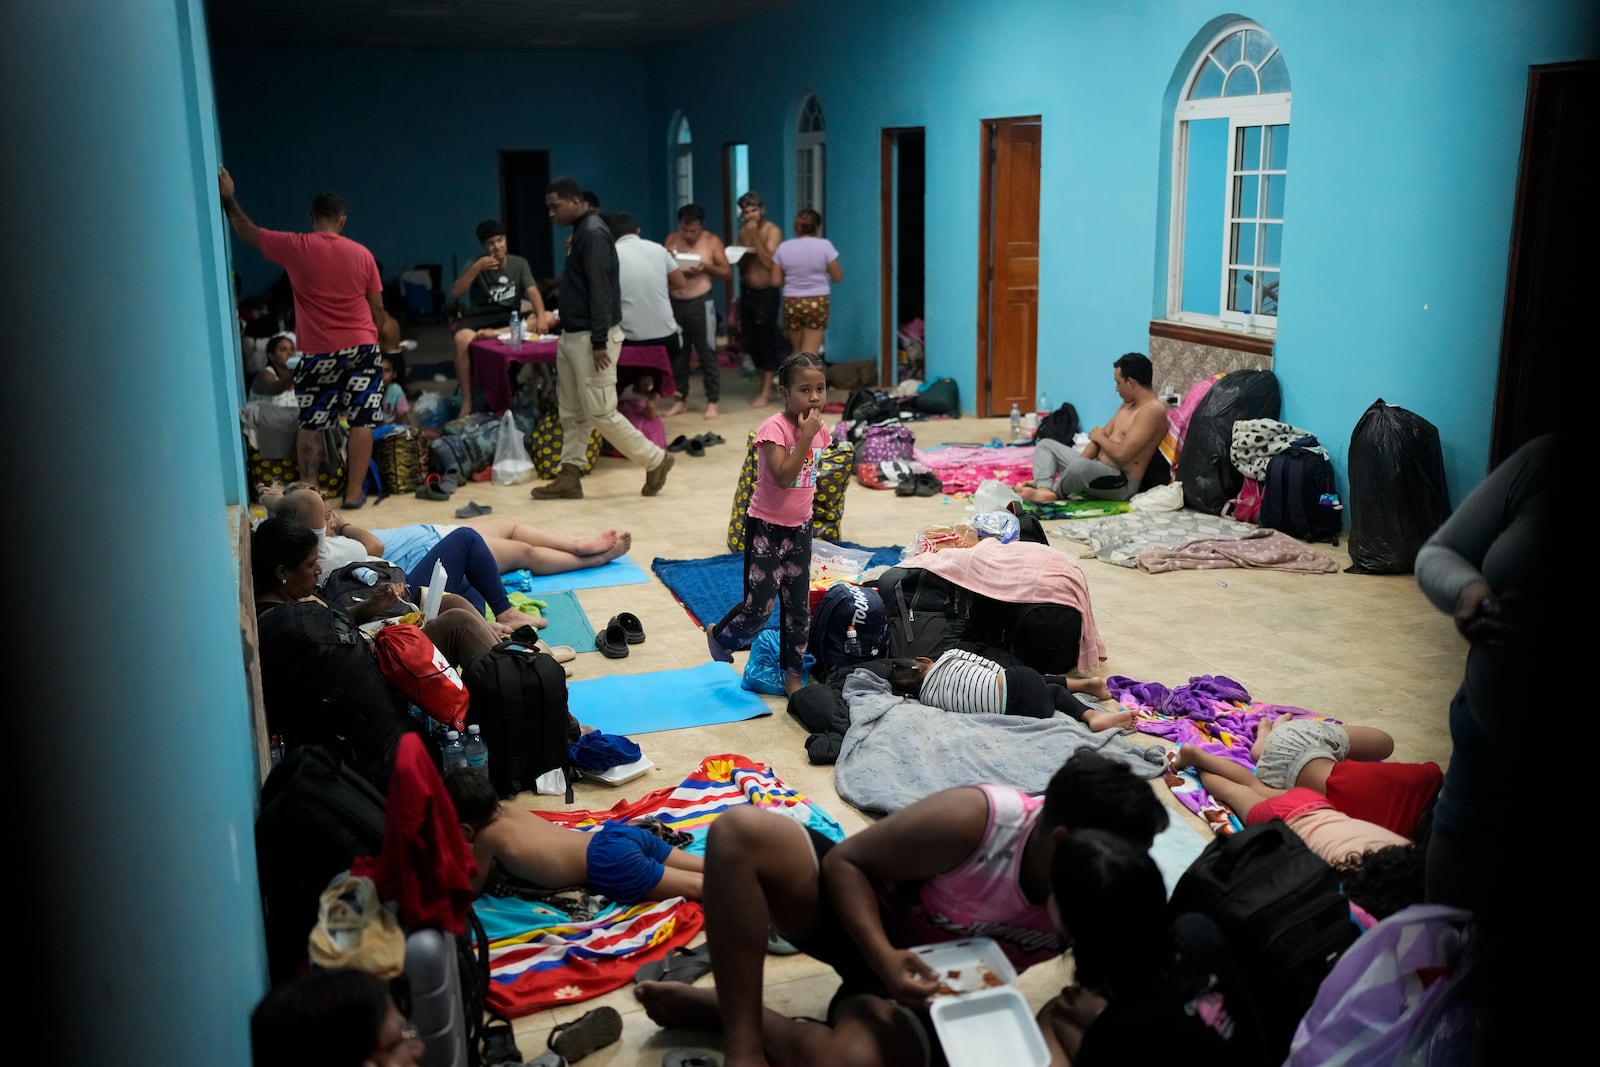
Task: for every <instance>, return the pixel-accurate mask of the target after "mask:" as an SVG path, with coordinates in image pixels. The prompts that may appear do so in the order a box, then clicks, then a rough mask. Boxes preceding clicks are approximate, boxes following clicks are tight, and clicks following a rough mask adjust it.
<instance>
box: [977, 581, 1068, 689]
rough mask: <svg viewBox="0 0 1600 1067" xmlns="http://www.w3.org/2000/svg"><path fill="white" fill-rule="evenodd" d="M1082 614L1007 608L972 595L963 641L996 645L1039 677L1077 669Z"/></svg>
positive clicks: (1060, 608) (1062, 608) (1061, 608)
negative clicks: (969, 617) (968, 619)
mask: <svg viewBox="0 0 1600 1067" xmlns="http://www.w3.org/2000/svg"><path fill="white" fill-rule="evenodd" d="M1082 634H1083V613H1082V612H1080V611H1079V610H1078V609H1077V608H1071V607H1068V606H1066V605H1065V604H1008V603H1005V602H1003V601H999V600H992V599H990V598H989V597H986V596H980V595H977V594H974V595H973V597H972V608H971V619H970V621H969V622H968V624H967V628H966V635H965V636H966V639H967V640H969V641H981V642H983V643H984V644H987V645H996V646H998V647H1000V648H1003V649H1005V650H1006V651H1008V652H1010V653H1011V654H1012V655H1013V656H1015V657H1016V659H1017V661H1018V662H1019V663H1021V664H1022V665H1023V666H1026V667H1032V668H1033V669H1034V670H1036V671H1038V672H1039V673H1040V674H1067V673H1070V672H1071V671H1074V670H1076V669H1077V666H1078V642H1079V639H1080V638H1081V636H1082Z"/></svg>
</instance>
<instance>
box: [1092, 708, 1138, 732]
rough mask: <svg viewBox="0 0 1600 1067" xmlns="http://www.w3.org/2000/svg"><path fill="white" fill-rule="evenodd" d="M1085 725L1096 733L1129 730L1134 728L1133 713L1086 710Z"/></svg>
mask: <svg viewBox="0 0 1600 1067" xmlns="http://www.w3.org/2000/svg"><path fill="white" fill-rule="evenodd" d="M1083 724H1084V725H1085V726H1087V727H1088V728H1089V729H1091V730H1093V731H1094V732H1095V733H1099V732H1100V731H1101V730H1128V729H1132V728H1133V712H1131V711H1103V710H1099V709H1096V710H1093V711H1089V710H1085V711H1084V713H1083Z"/></svg>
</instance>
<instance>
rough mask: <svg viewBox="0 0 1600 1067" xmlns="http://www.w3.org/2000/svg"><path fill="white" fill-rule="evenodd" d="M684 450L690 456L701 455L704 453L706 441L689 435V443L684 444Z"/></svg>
mask: <svg viewBox="0 0 1600 1067" xmlns="http://www.w3.org/2000/svg"><path fill="white" fill-rule="evenodd" d="M684 451H685V452H687V453H689V455H691V456H703V455H705V454H706V443H705V442H704V441H702V440H701V439H700V438H698V437H691V438H689V443H688V444H687V445H686V446H684Z"/></svg>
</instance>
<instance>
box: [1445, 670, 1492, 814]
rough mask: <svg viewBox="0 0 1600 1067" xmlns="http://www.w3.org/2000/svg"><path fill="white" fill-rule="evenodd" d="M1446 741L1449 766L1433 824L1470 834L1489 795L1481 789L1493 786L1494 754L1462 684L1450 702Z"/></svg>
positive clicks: (1486, 804) (1484, 808) (1488, 788)
mask: <svg viewBox="0 0 1600 1067" xmlns="http://www.w3.org/2000/svg"><path fill="white" fill-rule="evenodd" d="M1450 744H1451V751H1450V768H1449V770H1447V771H1445V772H1444V788H1443V789H1441V790H1440V791H1439V802H1438V804H1437V805H1435V807H1434V809H1433V825H1434V828H1435V829H1437V830H1440V831H1443V832H1444V833H1447V834H1454V835H1456V836H1460V837H1470V835H1472V834H1474V833H1481V832H1482V831H1483V828H1484V826H1485V824H1486V819H1485V817H1486V816H1487V814H1488V812H1487V810H1486V809H1487V808H1488V807H1489V806H1490V804H1491V803H1492V798H1491V797H1489V796H1486V795H1485V791H1486V790H1490V789H1492V788H1493V776H1494V773H1495V772H1494V760H1495V758H1496V757H1495V746H1494V742H1493V741H1491V740H1490V739H1489V733H1488V731H1486V730H1485V729H1484V728H1483V726H1482V725H1481V724H1480V723H1479V722H1478V720H1477V718H1476V717H1475V716H1474V715H1473V714H1472V709H1471V707H1469V706H1468V704H1467V696H1466V686H1465V685H1463V686H1462V687H1461V688H1460V689H1458V690H1457V691H1456V695H1455V699H1454V700H1452V701H1451V702H1450Z"/></svg>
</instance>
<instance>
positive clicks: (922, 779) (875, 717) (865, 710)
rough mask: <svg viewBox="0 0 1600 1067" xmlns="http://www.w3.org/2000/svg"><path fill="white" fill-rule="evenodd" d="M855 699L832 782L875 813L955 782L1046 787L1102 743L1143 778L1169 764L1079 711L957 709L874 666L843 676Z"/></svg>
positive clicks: (1040, 790) (1034, 789)
mask: <svg viewBox="0 0 1600 1067" xmlns="http://www.w3.org/2000/svg"><path fill="white" fill-rule="evenodd" d="M844 699H845V703H847V704H849V705H850V729H849V730H848V731H846V732H845V735H844V745H843V747H842V748H841V749H840V751H839V760H838V762H837V763H836V764H835V765H834V768H833V774H834V784H835V786H837V788H838V790H839V795H840V796H841V797H843V798H844V799H845V801H846V802H848V803H850V804H854V805H855V806H856V807H858V808H861V809H863V810H865V811H871V812H892V811H898V810H899V809H901V808H903V807H905V806H906V805H907V804H910V803H912V802H913V801H917V800H921V799H922V798H923V797H926V796H929V795H931V794H933V793H937V792H938V791H939V790H941V789H951V788H954V787H956V786H963V785H974V784H976V783H980V782H982V783H990V784H995V785H1010V786H1015V787H1016V788H1018V789H1023V790H1026V791H1028V792H1030V793H1043V792H1044V790H1045V787H1046V786H1047V785H1049V784H1050V777H1051V776H1052V775H1053V774H1055V773H1056V771H1058V770H1060V769H1061V765H1062V764H1063V763H1065V762H1066V761H1067V758H1068V757H1069V756H1071V755H1072V754H1073V753H1075V752H1079V751H1081V750H1083V749H1098V750H1099V751H1100V752H1101V753H1103V754H1104V755H1106V756H1109V757H1110V758H1112V759H1114V760H1117V761H1118V762H1121V763H1125V764H1126V765H1127V766H1128V767H1130V768H1132V770H1133V771H1134V773H1135V774H1138V775H1139V776H1140V777H1141V778H1154V777H1155V776H1156V775H1158V774H1160V773H1161V771H1162V756H1161V751H1160V750H1159V749H1154V748H1141V747H1140V746H1138V745H1133V744H1129V743H1128V742H1127V741H1124V740H1123V739H1122V738H1121V737H1120V736H1119V735H1118V734H1117V733H1116V731H1114V730H1106V731H1103V732H1101V733H1095V732H1093V731H1092V730H1090V729H1089V728H1088V727H1087V726H1084V725H1083V724H1082V723H1080V722H1078V721H1077V720H1076V719H1072V718H1068V717H1067V716H1066V715H1064V714H1060V713H1057V715H1056V716H1055V717H1054V718H1051V719H1030V718H1025V717H1022V716H1016V715H956V714H952V713H950V712H945V711H940V710H939V709H938V708H931V707H929V706H927V705H926V704H922V703H919V702H918V701H915V700H912V699H910V698H909V697H903V696H898V695H896V694H895V693H893V692H891V691H890V689H889V683H888V682H886V681H884V680H883V679H882V678H880V677H878V676H877V675H875V674H873V673H872V672H870V671H856V672H855V673H854V674H852V675H851V676H850V677H849V678H848V679H846V680H845V683H844Z"/></svg>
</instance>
